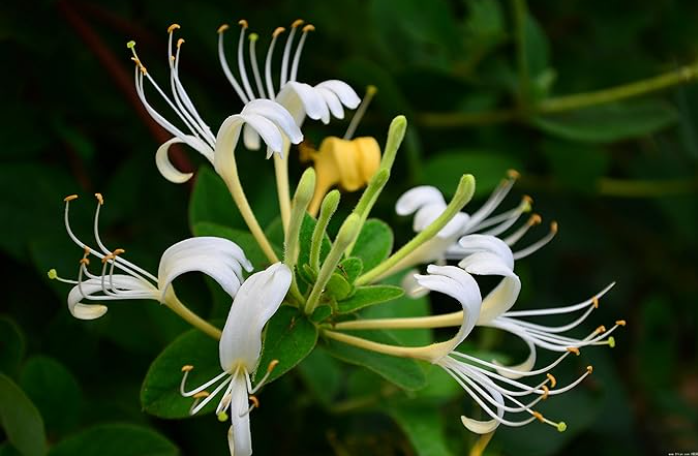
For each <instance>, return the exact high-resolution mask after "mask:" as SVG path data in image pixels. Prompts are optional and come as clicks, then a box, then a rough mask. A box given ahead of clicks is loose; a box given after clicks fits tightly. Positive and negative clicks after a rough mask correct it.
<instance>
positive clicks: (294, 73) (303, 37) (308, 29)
mask: <svg viewBox="0 0 698 456" xmlns="http://www.w3.org/2000/svg"><path fill="white" fill-rule="evenodd" d="M314 30H315V26H314V25H312V24H308V25H306V26H305V27H303V35H301V39H300V41H299V42H298V47H296V53H295V54H294V56H293V65H292V66H291V77H290V79H289V81H295V80H296V76H297V74H298V64H299V63H300V60H301V53H302V52H303V46H304V45H305V40H306V38H307V36H308V32H312V31H314Z"/></svg>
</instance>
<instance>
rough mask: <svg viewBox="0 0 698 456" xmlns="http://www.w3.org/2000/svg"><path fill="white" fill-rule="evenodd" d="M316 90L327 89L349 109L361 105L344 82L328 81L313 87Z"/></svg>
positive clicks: (359, 99) (359, 100)
mask: <svg viewBox="0 0 698 456" xmlns="http://www.w3.org/2000/svg"><path fill="white" fill-rule="evenodd" d="M315 87H316V88H323V89H328V90H331V91H332V92H334V93H335V94H336V95H337V97H339V99H340V101H341V102H342V104H343V105H344V106H346V107H347V108H349V109H355V108H356V107H358V106H359V103H361V98H359V96H358V95H357V94H356V92H355V91H354V89H352V88H351V86H350V85H349V84H347V83H346V82H344V81H340V80H337V79H330V80H328V81H325V82H321V83H320V84H318V85H316V86H315Z"/></svg>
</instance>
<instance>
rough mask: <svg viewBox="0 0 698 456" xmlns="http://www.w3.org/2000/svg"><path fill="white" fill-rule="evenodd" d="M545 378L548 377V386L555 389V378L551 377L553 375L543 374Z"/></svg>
mask: <svg viewBox="0 0 698 456" xmlns="http://www.w3.org/2000/svg"><path fill="white" fill-rule="evenodd" d="M545 376H546V377H548V380H550V386H551V387H552V388H555V385H557V379H556V378H555V376H553V374H551V373H547V374H545Z"/></svg>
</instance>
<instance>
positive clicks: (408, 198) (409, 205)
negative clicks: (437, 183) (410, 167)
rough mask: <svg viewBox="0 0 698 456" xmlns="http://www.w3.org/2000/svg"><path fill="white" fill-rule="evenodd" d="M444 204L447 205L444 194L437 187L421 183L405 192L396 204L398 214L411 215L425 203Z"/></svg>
mask: <svg viewBox="0 0 698 456" xmlns="http://www.w3.org/2000/svg"><path fill="white" fill-rule="evenodd" d="M435 203H437V204H442V205H443V206H444V207H445V206H446V201H445V200H444V197H443V195H442V194H441V192H440V191H439V189H437V188H436V187H431V186H429V185H421V186H419V187H414V188H412V189H410V190H408V191H407V192H405V193H404V194H403V195H402V196H401V197H400V198H399V199H398V200H397V203H396V204H395V212H397V214H398V215H409V214H412V213H414V212H416V211H417V210H418V209H419V208H421V207H422V206H425V205H432V204H435Z"/></svg>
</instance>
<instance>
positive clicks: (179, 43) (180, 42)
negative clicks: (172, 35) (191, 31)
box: [177, 38, 184, 48]
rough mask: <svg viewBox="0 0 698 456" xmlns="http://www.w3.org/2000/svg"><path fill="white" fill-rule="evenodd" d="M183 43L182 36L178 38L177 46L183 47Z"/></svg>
mask: <svg viewBox="0 0 698 456" xmlns="http://www.w3.org/2000/svg"><path fill="white" fill-rule="evenodd" d="M183 44H184V38H180V39H178V40H177V48H180V47H182V45H183Z"/></svg>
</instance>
